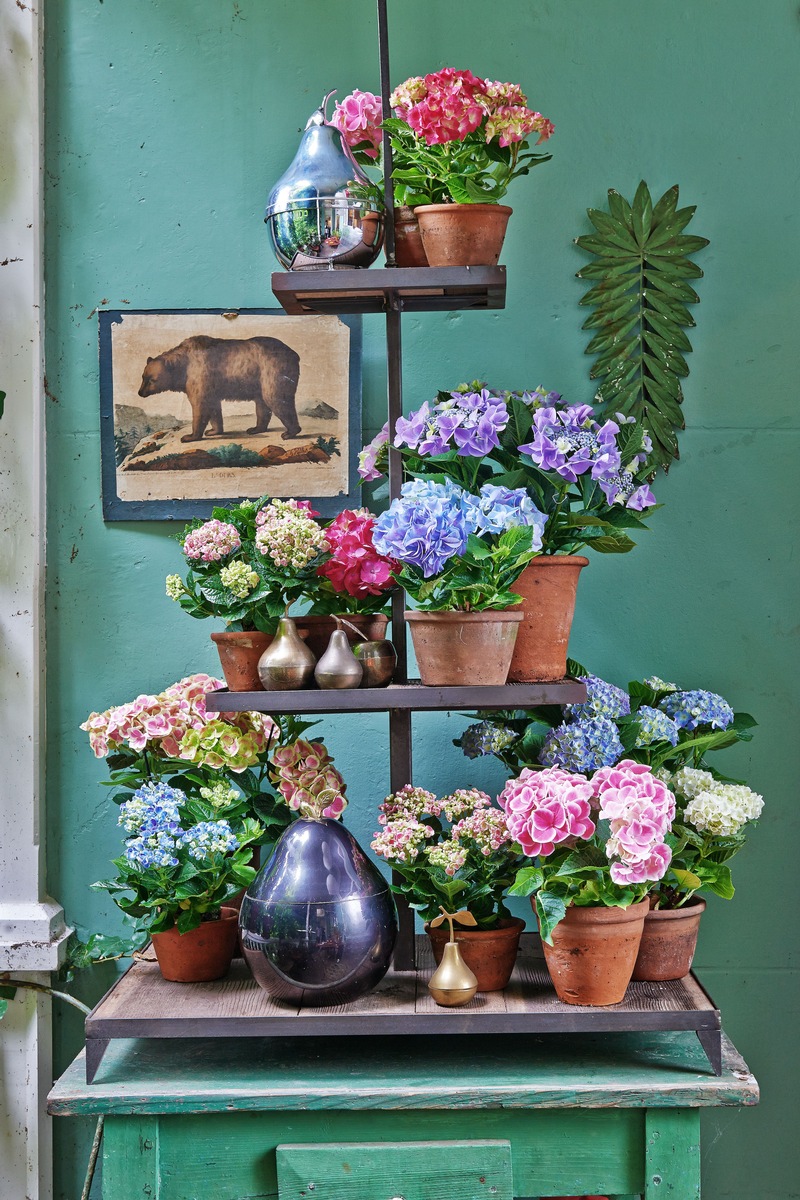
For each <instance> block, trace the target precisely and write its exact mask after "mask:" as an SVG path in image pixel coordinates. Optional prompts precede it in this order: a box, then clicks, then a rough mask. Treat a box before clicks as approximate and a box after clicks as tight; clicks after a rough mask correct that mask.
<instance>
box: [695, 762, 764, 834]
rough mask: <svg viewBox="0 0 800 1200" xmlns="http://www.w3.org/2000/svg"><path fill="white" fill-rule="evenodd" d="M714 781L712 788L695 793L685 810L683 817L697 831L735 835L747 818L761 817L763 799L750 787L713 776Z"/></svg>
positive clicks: (748, 819)
mask: <svg viewBox="0 0 800 1200" xmlns="http://www.w3.org/2000/svg"><path fill="white" fill-rule="evenodd" d="M695 774H708V772H695ZM709 778H711V777H710V776H709ZM712 784H713V789H712V788H709V789H707V790H705V791H700V792H698V793H696V794H695V796H694V797H693V798H692V799H691V800H690V801H689V803H688V804H687V805H686V808H685V810H684V813H683V818H684V820H685V821H686V822H687V823H688V824H689V825H693V826H694V828H695V829H696V830H697V831H698V833H711V834H714V835H715V836H717V837H733V836H734V834H737V833H738V832H739V830H740V829H741V828H742V827H743V826H744V825H746V824H747V822H748V821H755V820H757V819H758V817H760V816H761V810H762V809H763V807H764V799H763V797H762V796H759V795H758V794H757V793H756V792H753V791H751V790H750V788H749V787H745V786H744V784H739V783H719V782H717V781H716V780H713V779H712Z"/></svg>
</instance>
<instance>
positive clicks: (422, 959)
mask: <svg viewBox="0 0 800 1200" xmlns="http://www.w3.org/2000/svg"><path fill="white" fill-rule="evenodd" d="M435 967H436V962H435V960H434V957H433V949H432V948H431V943H430V940H429V939H428V938H427V937H425V938H420V939H419V942H418V943H417V971H418V974H417V996H416V1002H415V1004H414V1012H415V1013H416V1014H417V1015H418V1016H428V1017H430V1016H434V1017H436V1016H439V1017H445V1018H449V1019H450V1020H452V1018H453V1015H454V1013H457V1014H459V1015H461V1014H462V1013H470V1014H472V1013H480V1014H489V1013H505V1011H506V1001H505V993H504V992H478V994H477V995H476V996H473V998H472V999H471V1000H470V1002H469V1004H462V1005H461V1006H460V1007H459V1008H457V1009H452V1008H443V1007H442V1006H441V1005H440V1004H437V1003H436V1001H435V1000H434V998H433V996H432V995H431V994H430V992H429V991H428V980H429V979H430V977H431V975H432V974H433V972H434V969H435Z"/></svg>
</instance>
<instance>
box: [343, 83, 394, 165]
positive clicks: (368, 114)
mask: <svg viewBox="0 0 800 1200" xmlns="http://www.w3.org/2000/svg"><path fill="white" fill-rule="evenodd" d="M382 120H383V106H382V104H381V98H380V96H376V95H374V94H373V93H372V92H361V91H359V90H358V88H356V90H355V91H354V92H351V93H350V95H349V96H345V98H344V100H342V101H341V102H339V103H337V105H336V107H335V109H334V112H333V116H332V117H331V121H330V123H331V125H333V126H334V128H336V129H338V130H339V132H340V133H341V134H342V137H343V138H344V140H345V142H346V143H347V145H348V146H360V148H361V152H362V153H363V154H365V155H366V156H367V158H377V157H378V153H379V151H380V148H381V140H382V138H383V131H382V130H381V121H382ZM364 142H369V143H370V145H369V146H364V145H363V143H364Z"/></svg>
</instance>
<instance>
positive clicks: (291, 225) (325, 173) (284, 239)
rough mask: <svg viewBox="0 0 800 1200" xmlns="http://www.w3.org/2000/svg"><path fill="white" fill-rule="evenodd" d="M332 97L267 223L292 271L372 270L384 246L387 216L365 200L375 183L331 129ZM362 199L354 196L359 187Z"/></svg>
mask: <svg viewBox="0 0 800 1200" xmlns="http://www.w3.org/2000/svg"><path fill="white" fill-rule="evenodd" d="M333 95H335V92H328V94H327V96H325V98H324V99H323V101H322V104H320V106H319V108H318V109H316V110H315V111H314V112H313V113H312V114H311V116H310V117H309V119H308V121H307V122H306V127H305V132H304V133H303V136H302V138H301V139H300V145H299V147H298V150H297V153H296V154H295V156H294V159H293V160H292V163H291V166H290V167H289V168H288V170H286V171H285V172H284V174H283V175H282V176H281V178H280V179H279V180H278V182H277V183H276V184H275V186H274V188H273V189H272V191H271V192H270V194H269V199H268V201H267V207H266V211H265V213H264V220H265V221H266V223H267V225H268V227H269V231H270V236H271V238H272V244H273V246H274V248H275V253H276V254H277V256H278V259H279V260H280V262H281V265H282V266H284V267H286V268H288V269H289V270H311V269H315V268H322V269H326V268H329V267H368V266H369V265H370V264H371V263H373V262H374V261H375V259H376V258H377V257H378V254H379V253H380V250H381V246H382V244H383V215H382V214H381V213H379V212H377V211H376V210H375V208H374V205H373V203H372V202H371V201H369V200H367V199H365V198H364V196H365V195H366V191H365V189H367V188H368V187H369V186H370V180H369V179H368V178H367V176H366V175H365V174H364V172H363V171H362V170H361V168H360V167H359V166H358V165H357V163H356V162H355V160H354V159H352V158H351V157H350V155H349V154H348V152H347V148H346V147H345V144H344V142H343V141H342V135H341V134H340V132H339V130H338V129H335V128H334V126H333V125H328V124H327V118H326V115H325V109H326V106H327V103H328V101H329V100H330V98H331V96H333ZM354 184H355V190H356V191H357V193H359V195H357V196H354V195H353V185H354Z"/></svg>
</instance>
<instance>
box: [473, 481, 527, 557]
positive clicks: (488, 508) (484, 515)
mask: <svg viewBox="0 0 800 1200" xmlns="http://www.w3.org/2000/svg"><path fill="white" fill-rule="evenodd" d="M463 506H464V509H465V512H466V514H467V521H468V524H469V527H470V532H471V533H477V534H479V535H481V534H485V533H490V534H501V533H505V532H506V530H508V529H513V528H515V527H516V526H526V527H531V528H532V529H533V536H532V539H531V549H532V550H535V551H539V550H541V548H542V538H543V535H544V529H545V525H546V524H547V517H546V516H545V514H544V513H541V512H539V510H538V508H537V507H536V505H535V504H534V503H533V501H532V500H531V498H530V496H529V495H528V493H527V491H526V489H525V488H507V487H501V486H498V485H497V484H491V483H485V484H484V485H483V487H482V488H481V490H480V493H479V495H478V496H473V495H471V494H470V493H469V492H465V493H464V496H463Z"/></svg>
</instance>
